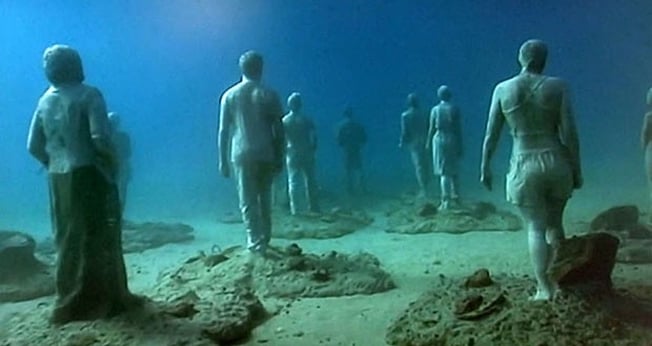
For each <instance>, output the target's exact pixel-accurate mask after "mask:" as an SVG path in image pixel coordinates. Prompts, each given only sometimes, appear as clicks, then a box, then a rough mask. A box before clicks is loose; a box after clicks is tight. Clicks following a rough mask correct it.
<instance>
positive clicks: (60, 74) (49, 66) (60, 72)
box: [43, 44, 84, 86]
mask: <svg viewBox="0 0 652 346" xmlns="http://www.w3.org/2000/svg"><path fill="white" fill-rule="evenodd" d="M43 69H44V70H45V76H46V78H47V79H48V81H49V82H50V83H52V85H54V86H57V85H61V84H77V83H81V82H83V81H84V69H83V67H82V61H81V57H80V56H79V53H77V51H76V50H74V49H72V48H71V47H69V46H66V45H62V44H55V45H53V46H50V47H48V48H46V49H45V52H43Z"/></svg>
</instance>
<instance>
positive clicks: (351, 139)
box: [336, 107, 367, 194]
mask: <svg viewBox="0 0 652 346" xmlns="http://www.w3.org/2000/svg"><path fill="white" fill-rule="evenodd" d="M336 137H337V144H338V145H339V146H340V147H341V148H342V150H343V151H344V170H345V171H346V172H345V173H346V176H345V178H346V190H347V192H349V193H350V194H355V193H356V192H365V190H366V188H365V183H364V174H363V170H362V147H363V146H364V145H365V144H366V143H367V133H366V131H365V129H364V127H362V124H360V123H359V122H357V121H356V120H354V119H353V109H351V107H348V108H347V109H346V110H345V111H344V120H342V121H341V122H340V123H339V125H338V127H337V133H336Z"/></svg>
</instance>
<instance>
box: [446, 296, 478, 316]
mask: <svg viewBox="0 0 652 346" xmlns="http://www.w3.org/2000/svg"><path fill="white" fill-rule="evenodd" d="M482 301H483V298H482V296H481V295H478V294H472V295H469V296H466V297H464V298H463V299H461V300H458V301H456V302H455V306H454V307H453V313H454V314H455V315H463V314H466V313H469V312H471V311H474V310H476V309H477V308H479V307H480V306H481V305H482Z"/></svg>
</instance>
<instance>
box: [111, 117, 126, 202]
mask: <svg viewBox="0 0 652 346" xmlns="http://www.w3.org/2000/svg"><path fill="white" fill-rule="evenodd" d="M109 122H110V123H111V142H112V143H113V145H114V146H115V150H116V156H117V160H118V172H117V177H116V182H117V184H118V193H119V195H120V210H122V212H124V210H125V205H126V204H127V186H128V185H129V181H131V138H130V137H129V134H127V132H125V131H123V130H122V129H121V128H120V115H118V113H116V112H110V113H109Z"/></svg>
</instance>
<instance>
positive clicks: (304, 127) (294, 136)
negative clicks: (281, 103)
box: [283, 92, 319, 215]
mask: <svg viewBox="0 0 652 346" xmlns="http://www.w3.org/2000/svg"><path fill="white" fill-rule="evenodd" d="M288 107H289V108H290V112H289V113H288V114H286V115H285V116H284V117H283V128H284V130H285V142H286V148H285V163H286V167H287V174H288V192H289V195H290V196H289V197H290V212H291V213H292V215H296V214H297V212H298V211H299V209H300V207H299V203H300V200H301V197H300V193H301V192H302V185H303V189H305V190H304V191H305V194H306V196H307V201H308V210H310V211H311V212H315V213H316V212H319V203H318V200H317V189H318V187H317V181H316V178H315V151H316V150H317V133H316V131H315V125H314V123H313V122H312V120H311V119H310V118H308V117H307V116H306V115H305V114H304V113H303V111H302V108H303V102H302V100H301V94H299V93H298V92H294V93H292V94H291V95H290V96H289V97H288Z"/></svg>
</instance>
